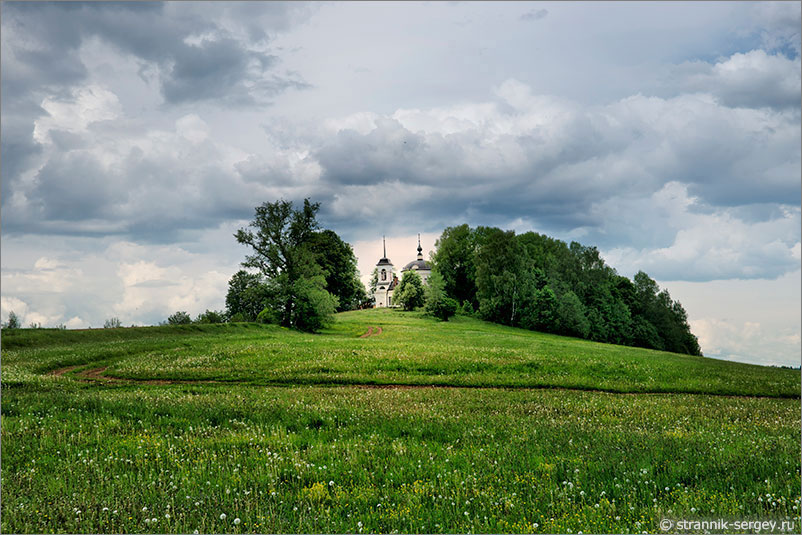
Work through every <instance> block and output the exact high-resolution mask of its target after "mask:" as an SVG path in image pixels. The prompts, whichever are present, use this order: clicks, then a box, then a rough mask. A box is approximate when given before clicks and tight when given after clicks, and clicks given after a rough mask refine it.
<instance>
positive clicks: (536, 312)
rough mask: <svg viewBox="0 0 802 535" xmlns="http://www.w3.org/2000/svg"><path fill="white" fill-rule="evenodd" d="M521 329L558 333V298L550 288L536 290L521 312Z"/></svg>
mask: <svg viewBox="0 0 802 535" xmlns="http://www.w3.org/2000/svg"><path fill="white" fill-rule="evenodd" d="M521 327H524V328H527V329H531V330H536V331H545V332H556V331H557V297H556V296H555V295H554V292H553V291H552V289H551V288H549V287H548V286H544V287H543V288H542V289H540V290H535V292H534V297H533V298H532V299H530V300H528V302H527V303H525V305H524V307H523V309H522V311H521Z"/></svg>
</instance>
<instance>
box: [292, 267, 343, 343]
mask: <svg viewBox="0 0 802 535" xmlns="http://www.w3.org/2000/svg"><path fill="white" fill-rule="evenodd" d="M294 294H295V296H296V297H295V307H294V309H293V318H292V324H293V325H294V326H295V328H296V329H299V330H301V331H308V332H316V331H319V330H320V329H322V328H323V327H326V326H327V325H329V324H330V323H331V320H332V317H333V315H334V313H335V312H336V310H337V298H336V297H335V296H333V295H331V293H329V292H328V291H326V281H325V279H324V278H323V277H322V276H317V277H311V278H302V279H298V280H297V281H296V282H295V287H294Z"/></svg>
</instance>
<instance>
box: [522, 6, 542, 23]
mask: <svg viewBox="0 0 802 535" xmlns="http://www.w3.org/2000/svg"><path fill="white" fill-rule="evenodd" d="M548 14H549V10H548V9H538V10H534V9H532V10H529V11H527V12H526V13H524V14H523V15H521V17H520V19H521V20H524V21H532V20H540V19H545V18H546V17H547V16H548Z"/></svg>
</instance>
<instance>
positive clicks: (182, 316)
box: [167, 310, 192, 325]
mask: <svg viewBox="0 0 802 535" xmlns="http://www.w3.org/2000/svg"><path fill="white" fill-rule="evenodd" d="M167 323H168V324H170V325H189V324H190V323H192V318H190V317H189V314H187V313H186V312H184V311H183V310H180V311H178V312H176V313H175V314H173V315H172V316H170V317H168V318H167Z"/></svg>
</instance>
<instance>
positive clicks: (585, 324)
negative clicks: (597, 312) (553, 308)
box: [557, 291, 590, 338]
mask: <svg viewBox="0 0 802 535" xmlns="http://www.w3.org/2000/svg"><path fill="white" fill-rule="evenodd" d="M557 328H558V330H559V332H560V333H561V334H566V335H568V336H577V337H580V338H587V336H588V333H589V332H590V322H589V321H588V318H587V317H585V307H584V305H582V302H581V301H580V300H579V297H577V295H576V294H575V293H574V292H571V291H569V292H566V293H564V294H563V295H562V296H561V297H560V298H559V304H558V305H557Z"/></svg>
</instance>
